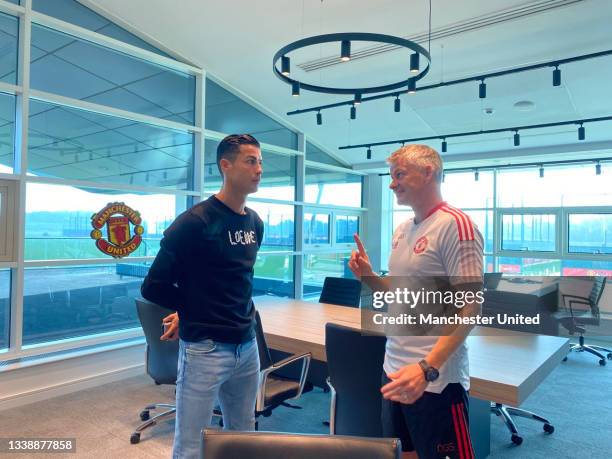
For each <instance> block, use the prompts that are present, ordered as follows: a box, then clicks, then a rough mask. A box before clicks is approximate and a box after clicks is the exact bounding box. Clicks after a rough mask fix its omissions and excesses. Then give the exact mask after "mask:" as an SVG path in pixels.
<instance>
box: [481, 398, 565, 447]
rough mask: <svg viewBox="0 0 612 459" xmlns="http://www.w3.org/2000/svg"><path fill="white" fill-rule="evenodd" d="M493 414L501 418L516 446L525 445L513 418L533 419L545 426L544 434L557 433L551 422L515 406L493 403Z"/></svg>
mask: <svg viewBox="0 0 612 459" xmlns="http://www.w3.org/2000/svg"><path fill="white" fill-rule="evenodd" d="M491 413H493V414H495V415H496V416H501V417H502V419H503V420H504V423H505V424H506V427H508V430H509V431H510V434H511V437H510V439H511V440H512V443H514V444H515V445H517V446H518V445H520V444H521V443H523V437H521V436H520V435H519V432H518V429H517V428H516V424H515V423H514V420H513V419H512V416H513V415H514V416H518V417H521V418H527V419H533V420H534V421H539V422H541V423H543V424H544V426H543V429H544V432H546V433H548V434H551V433H553V432H554V431H555V427H554V426H553V425H552V424H551V423H550V421H549V420H548V419H546V418H543V417H542V416H538V415H537V414H535V413H532V412H531V411H527V410H523V409H522V408H515V407H513V406H507V405H503V404H501V403H495V402H491Z"/></svg>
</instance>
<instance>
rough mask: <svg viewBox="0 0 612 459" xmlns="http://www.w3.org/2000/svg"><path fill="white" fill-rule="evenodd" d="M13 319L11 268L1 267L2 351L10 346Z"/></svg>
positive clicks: (0, 312)
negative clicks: (11, 320)
mask: <svg viewBox="0 0 612 459" xmlns="http://www.w3.org/2000/svg"><path fill="white" fill-rule="evenodd" d="M10 319H11V270H10V269H0V351H2V350H3V349H6V348H8V344H9V332H10Z"/></svg>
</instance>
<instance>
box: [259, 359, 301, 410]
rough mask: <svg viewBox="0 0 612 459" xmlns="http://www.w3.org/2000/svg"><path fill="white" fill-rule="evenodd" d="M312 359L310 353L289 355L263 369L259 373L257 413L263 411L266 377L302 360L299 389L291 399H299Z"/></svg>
mask: <svg viewBox="0 0 612 459" xmlns="http://www.w3.org/2000/svg"><path fill="white" fill-rule="evenodd" d="M311 359H312V353H310V352H304V353H303V354H294V355H290V356H289V357H287V358H284V359H283V360H280V361H279V362H276V363H274V364H272V366H269V367H268V368H264V369H263V370H261V371H260V373H259V391H258V393H257V406H256V409H257V411H263V410H264V409H265V406H264V405H265V398H266V383H267V381H268V376H269V375H270V373H273V372H274V371H276V370H280V369H281V368H283V367H286V366H287V365H290V364H292V363H294V362H297V361H299V360H303V361H304V362H303V363H302V372H301V374H300V381H299V388H298V392H297V394H296V395H295V397H293V398H300V396H301V395H302V392H303V391H304V385H305V384H306V376H308V369H309V368H310V360H311Z"/></svg>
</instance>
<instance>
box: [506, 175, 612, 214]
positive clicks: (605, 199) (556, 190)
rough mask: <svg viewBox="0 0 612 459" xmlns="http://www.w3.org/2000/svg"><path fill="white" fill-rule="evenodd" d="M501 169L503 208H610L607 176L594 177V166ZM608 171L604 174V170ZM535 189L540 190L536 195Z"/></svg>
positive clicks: (609, 189) (611, 191)
mask: <svg viewBox="0 0 612 459" xmlns="http://www.w3.org/2000/svg"><path fill="white" fill-rule="evenodd" d="M538 171H539V169H538V168H532V169H526V168H523V169H517V170H501V171H500V172H499V174H498V179H497V183H498V190H497V199H498V204H499V206H501V207H541V206H548V207H551V206H561V207H563V206H598V205H602V206H609V205H610V204H612V188H611V187H610V185H609V183H608V182H609V180H610V178H609V177H606V175H605V173H602V174H601V175H596V174H595V166H594V165H579V166H575V165H572V166H564V167H561V166H557V167H552V166H551V167H546V168H545V172H544V177H540V176H539V172H538ZM604 172H605V171H604ZM571 184H580V186H571ZM533 190H538V192H537V193H534V192H533Z"/></svg>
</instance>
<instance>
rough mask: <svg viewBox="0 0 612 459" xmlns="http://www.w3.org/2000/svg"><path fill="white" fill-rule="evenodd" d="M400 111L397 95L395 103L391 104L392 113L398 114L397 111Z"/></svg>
mask: <svg viewBox="0 0 612 459" xmlns="http://www.w3.org/2000/svg"><path fill="white" fill-rule="evenodd" d="M400 110H401V101H400V98H399V95H398V96H397V97H396V98H395V102H393V111H394V112H395V113H399V111H400Z"/></svg>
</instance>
